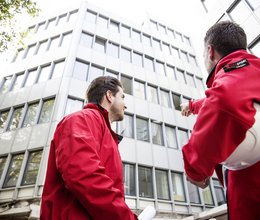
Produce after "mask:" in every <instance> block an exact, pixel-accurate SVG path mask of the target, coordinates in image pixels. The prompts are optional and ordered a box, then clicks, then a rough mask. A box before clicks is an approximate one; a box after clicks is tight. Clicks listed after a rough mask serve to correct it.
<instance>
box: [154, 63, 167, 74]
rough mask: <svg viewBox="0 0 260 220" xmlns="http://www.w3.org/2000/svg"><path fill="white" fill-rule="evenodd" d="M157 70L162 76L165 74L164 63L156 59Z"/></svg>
mask: <svg viewBox="0 0 260 220" xmlns="http://www.w3.org/2000/svg"><path fill="white" fill-rule="evenodd" d="M156 72H157V73H159V74H160V75H162V76H165V70H164V64H163V63H161V62H158V61H156Z"/></svg>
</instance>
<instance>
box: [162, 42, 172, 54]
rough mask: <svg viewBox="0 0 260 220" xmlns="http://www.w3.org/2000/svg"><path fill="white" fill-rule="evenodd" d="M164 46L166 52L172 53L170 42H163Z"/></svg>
mask: <svg viewBox="0 0 260 220" xmlns="http://www.w3.org/2000/svg"><path fill="white" fill-rule="evenodd" d="M162 48H163V51H164V52H165V53H166V54H169V55H171V50H170V45H169V44H165V43H163V44H162Z"/></svg>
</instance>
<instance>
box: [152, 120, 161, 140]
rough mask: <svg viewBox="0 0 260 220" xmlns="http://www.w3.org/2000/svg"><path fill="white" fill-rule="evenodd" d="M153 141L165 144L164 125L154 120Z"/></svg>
mask: <svg viewBox="0 0 260 220" xmlns="http://www.w3.org/2000/svg"><path fill="white" fill-rule="evenodd" d="M152 142H153V144H158V145H163V133H162V125H161V124H157V123H153V122H152Z"/></svg>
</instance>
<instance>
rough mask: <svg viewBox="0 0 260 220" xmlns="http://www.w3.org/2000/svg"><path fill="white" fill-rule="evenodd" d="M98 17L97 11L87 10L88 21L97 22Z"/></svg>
mask: <svg viewBox="0 0 260 220" xmlns="http://www.w3.org/2000/svg"><path fill="white" fill-rule="evenodd" d="M96 17H97V14H96V13H94V12H91V11H87V13H86V21H87V22H89V23H92V24H95V23H96Z"/></svg>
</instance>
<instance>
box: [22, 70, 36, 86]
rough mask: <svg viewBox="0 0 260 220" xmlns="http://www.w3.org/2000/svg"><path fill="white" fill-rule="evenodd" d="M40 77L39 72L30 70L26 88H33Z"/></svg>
mask: <svg viewBox="0 0 260 220" xmlns="http://www.w3.org/2000/svg"><path fill="white" fill-rule="evenodd" d="M37 75H38V70H37V69H33V70H29V71H28V74H27V79H26V81H25V85H24V86H31V85H33V84H34V83H35V81H36V78H37Z"/></svg>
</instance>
